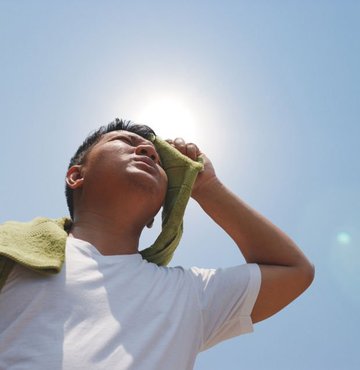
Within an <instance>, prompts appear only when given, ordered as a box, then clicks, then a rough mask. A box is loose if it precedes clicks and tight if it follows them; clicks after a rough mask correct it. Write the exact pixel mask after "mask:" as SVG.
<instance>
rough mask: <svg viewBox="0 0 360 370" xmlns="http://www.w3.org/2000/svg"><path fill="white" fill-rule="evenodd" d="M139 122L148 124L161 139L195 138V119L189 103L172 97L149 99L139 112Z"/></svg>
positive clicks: (189, 139)
mask: <svg viewBox="0 0 360 370" xmlns="http://www.w3.org/2000/svg"><path fill="white" fill-rule="evenodd" d="M137 121H138V122H139V123H144V124H147V125H149V126H150V127H151V128H153V129H154V131H155V132H156V134H157V135H159V136H160V137H161V138H163V139H174V138H176V137H183V138H184V139H185V141H191V140H196V119H195V115H194V112H193V111H192V110H191V109H190V107H189V104H186V103H185V102H184V101H183V100H181V99H177V98H174V97H162V98H157V99H153V100H151V101H149V103H148V104H146V105H145V106H144V108H143V110H142V111H141V112H140V114H139V118H138V120H137Z"/></svg>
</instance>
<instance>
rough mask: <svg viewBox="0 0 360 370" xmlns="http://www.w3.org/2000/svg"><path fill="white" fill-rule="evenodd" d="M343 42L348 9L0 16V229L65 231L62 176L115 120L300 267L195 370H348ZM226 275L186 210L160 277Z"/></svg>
mask: <svg viewBox="0 0 360 370" xmlns="http://www.w3.org/2000/svg"><path fill="white" fill-rule="evenodd" d="M359 40H360V2H359V1H355V0H353V1H351V0H328V1H323V0H318V1H308V0H302V1H291V0H289V1H278V0H275V1H265V0H264V1H257V0H251V1H240V0H239V1H228V0H222V1H211V0H207V1H202V0H200V1H197V0H192V1H185V0H183V1H158V0H152V1H138V0H132V1H107V0H103V1H91V0H87V1H81V0H76V1H61V2H60V1H49V0H46V1H36V0H32V1H26V0H0V81H1V82H0V122H1V152H0V153H1V155H0V171H1V181H0V205H1V208H0V222H4V221H6V220H9V219H16V220H24V221H25V220H29V219H32V218H33V217H35V216H38V215H43V216H49V217H59V216H63V215H66V214H67V210H66V206H65V201H64V197H63V182H64V181H63V179H64V173H65V170H66V167H67V163H68V160H69V158H70V157H71V155H72V154H73V152H74V151H75V150H76V148H77V146H78V145H79V143H80V142H81V141H82V140H83V138H84V136H85V135H86V134H87V133H88V132H90V131H91V130H93V129H95V128H97V127H98V126H99V125H101V124H105V123H108V122H109V121H111V120H112V119H113V118H115V117H120V118H125V119H131V120H134V121H139V122H143V123H147V124H149V125H150V126H152V127H153V128H154V130H155V131H156V132H157V133H158V134H159V135H160V136H162V137H164V138H165V137H168V136H183V137H184V138H185V139H186V140H190V141H194V142H197V143H198V144H199V146H200V147H201V148H202V149H203V151H204V152H206V153H207V154H208V156H209V157H210V158H211V159H212V160H213V163H214V165H215V166H216V169H217V173H218V176H219V177H220V178H221V179H222V181H223V182H224V183H225V184H227V185H228V186H229V187H230V188H231V189H232V190H233V191H234V192H236V193H237V194H238V195H239V196H240V197H241V198H242V199H243V200H245V201H246V202H247V203H249V204H250V205H251V206H253V207H254V208H256V209H257V210H258V211H260V212H261V213H263V214H264V215H265V216H266V217H268V218H269V219H270V220H271V221H273V222H274V223H275V224H277V225H278V226H279V227H281V228H282V229H283V230H284V231H285V232H287V233H288V234H289V235H290V236H291V237H292V238H293V239H294V240H295V241H296V242H297V243H298V244H299V245H300V247H301V248H302V249H303V250H304V251H305V253H306V254H307V255H308V256H309V257H310V259H311V260H312V261H313V262H314V264H315V265H316V279H315V281H314V283H313V285H312V287H311V288H310V289H309V290H308V291H307V292H306V293H305V294H304V295H303V296H302V297H300V298H299V299H298V300H297V301H296V302H294V303H293V304H291V305H290V306H289V307H287V308H286V309H285V310H283V311H282V312H281V313H279V314H278V315H277V316H275V317H273V318H270V319H268V320H267V321H265V322H263V323H259V324H257V325H256V327H255V332H254V333H253V334H250V335H244V336H241V337H239V338H236V339H233V340H230V341H227V342H224V343H222V344H220V345H218V346H217V347H214V348H212V349H210V350H208V351H206V352H204V353H202V354H200V356H199V358H198V360H197V363H196V367H195V369H196V370H222V369H226V370H235V369H247V370H251V369H256V370H272V369H274V370H289V369H290V370H296V369H302V370H305V369H306V370H308V369H320V370H322V369H326V370H329V369H335V370H337V369H342V370H343V369H345V370H348V369H359V368H360V359H359V340H358V337H359V336H358V330H359V328H360V319H359V312H360V262H359V261H360V192H359V185H360V168H359V167H360V166H359V154H360V150H359V137H360V125H359V116H360V114H359V113H360V87H359V86H360V73H359V66H360V42H359ZM158 228H159V224H158V223H157V224H156V225H155V229H154V230H153V231H151V232H149V233H148V234H146V235H145V236H144V238H143V240H142V242H143V247H145V246H147V245H148V244H150V243H152V241H153V239H154V238H155V236H156V233H157V232H158ZM242 262H243V259H242V257H241V255H240V254H239V252H238V250H237V248H236V246H235V245H234V243H233V242H232V241H231V240H230V239H229V237H227V236H226V235H224V233H223V232H222V231H221V230H220V229H219V228H218V227H217V226H215V225H214V224H213V223H212V222H211V221H210V220H209V219H208V218H207V216H206V215H204V214H203V213H202V211H201V210H200V209H199V207H198V206H197V204H196V203H195V202H191V203H190V204H189V207H188V210H187V213H186V219H185V234H184V238H183V241H182V244H181V245H180V247H179V248H178V250H177V252H176V255H175V257H174V259H173V261H172V262H171V265H184V266H192V265H198V266H202V267H220V266H231V265H233V264H237V263H242ZM169 370H170V369H169Z"/></svg>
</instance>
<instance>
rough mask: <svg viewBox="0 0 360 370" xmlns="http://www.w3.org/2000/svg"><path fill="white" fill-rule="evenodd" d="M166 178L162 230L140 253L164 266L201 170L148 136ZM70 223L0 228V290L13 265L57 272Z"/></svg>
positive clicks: (42, 220) (177, 239)
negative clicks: (158, 156) (152, 242)
mask: <svg viewBox="0 0 360 370" xmlns="http://www.w3.org/2000/svg"><path fill="white" fill-rule="evenodd" d="M150 139H151V141H152V142H153V143H154V145H155V147H156V150H157V151H158V153H159V155H160V158H161V162H162V165H163V167H164V170H165V172H166V174H167V176H168V190H167V194H166V198H165V203H164V206H163V211H162V230H161V232H160V235H159V236H158V238H157V239H156V240H155V242H154V244H153V245H152V246H151V247H149V248H146V249H144V250H142V251H141V252H140V253H141V255H142V256H143V258H145V259H146V260H148V261H149V262H153V263H156V264H158V265H167V264H168V263H169V262H170V260H171V258H172V256H173V254H174V251H175V249H176V247H177V246H178V244H179V242H180V239H181V235H182V231H183V216H184V212H185V207H186V205H187V203H188V200H189V198H190V195H191V189H192V186H193V184H194V182H195V180H196V177H197V174H198V173H199V171H201V170H202V169H203V164H202V161H201V158H199V160H198V161H197V162H195V161H192V160H191V159H189V158H188V157H186V156H184V155H182V154H181V153H180V152H179V151H178V150H176V149H174V148H173V147H172V146H171V145H169V144H168V143H167V142H165V141H164V140H162V139H160V138H158V137H155V136H152V137H151V138H150ZM70 227H71V220H69V219H68V218H66V217H64V218H60V219H48V218H41V217H39V218H36V219H34V220H32V221H30V222H26V223H25V222H15V221H9V222H6V223H4V224H3V225H0V290H1V288H2V286H3V285H4V284H5V281H6V278H7V276H8V275H9V273H10V271H11V269H12V267H13V265H14V263H15V262H17V263H20V264H22V265H23V266H26V267H28V268H30V269H33V270H35V271H38V272H43V273H50V274H54V273H58V272H59V271H60V270H61V267H62V264H63V262H64V259H65V244H66V238H67V236H68V231H69V229H70Z"/></svg>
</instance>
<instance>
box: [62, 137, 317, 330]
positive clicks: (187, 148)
mask: <svg viewBox="0 0 360 370" xmlns="http://www.w3.org/2000/svg"><path fill="white" fill-rule="evenodd" d="M129 139H131V140H132V141H129ZM168 142H169V143H170V144H171V145H172V146H173V147H175V148H176V149H177V150H179V151H180V152H181V153H183V154H184V155H187V156H188V157H189V158H191V159H196V158H197V157H198V156H201V157H202V158H203V160H204V171H203V172H202V173H200V174H199V176H198V178H197V180H196V182H195V184H194V187H193V190H192V197H193V198H194V199H195V200H196V201H197V202H198V203H199V205H200V206H201V207H202V208H203V210H204V211H205V212H206V213H207V214H208V215H209V216H210V217H211V218H212V219H213V220H214V221H215V222H216V223H217V224H218V225H219V226H220V227H222V228H223V230H224V231H225V232H226V233H227V234H228V235H229V236H230V237H231V238H232V239H233V240H234V241H235V243H236V245H237V246H238V248H239V250H240V252H241V253H242V255H243V256H244V258H245V260H246V262H247V263H257V264H259V267H260V270H261V277H262V282H261V288H260V292H259V295H258V298H257V301H256V303H255V305H254V308H253V311H252V314H251V317H252V320H253V322H254V323H256V322H259V321H261V320H264V319H266V318H268V317H269V316H272V315H273V314H275V313H276V312H278V311H279V310H281V309H282V308H284V307H285V306H287V305H288V304H289V303H290V302H292V301H293V300H294V299H295V298H296V297H298V296H299V295H300V294H301V293H302V292H304V291H305V290H306V289H307V288H308V286H309V285H310V284H311V282H312V280H313V278H314V267H313V265H312V264H311V263H310V262H309V261H308V259H307V258H306V257H305V255H304V254H303V253H302V252H301V250H300V249H299V248H298V247H297V246H296V244H295V243H294V242H293V241H292V240H291V239H290V238H289V237H288V236H287V235H286V234H285V233H283V232H282V231H281V230H280V229H278V228H277V227H276V226H275V225H273V224H272V223H271V222H270V221H269V220H267V219H266V218H265V217H263V216H262V215H260V214H259V213H258V212H256V211H255V210H254V209H252V208H251V207H250V206H248V205H247V204H246V203H245V202H243V201H242V200H241V199H240V198H239V197H238V196H237V195H235V194H234V193H232V192H231V191H230V190H229V189H228V188H227V187H226V186H225V185H224V184H222V182H221V181H220V180H219V179H218V177H217V175H216V172H215V170H214V167H213V165H212V163H211V161H210V160H209V159H208V158H207V156H206V155H205V154H204V153H202V152H201V151H200V150H199V148H198V147H197V146H196V145H195V144H192V143H185V141H184V140H183V139H181V138H177V139H175V140H174V141H172V140H168ZM144 156H146V157H147V158H149V159H151V160H152V161H154V163H155V166H154V167H149V166H146V165H145V163H138V161H140V162H141V158H143V157H144ZM156 162H158V156H157V153H156V150H155V148H154V147H153V145H152V143H150V142H148V141H147V140H145V139H142V138H141V137H140V136H138V135H136V134H131V133H128V132H126V131H123V132H121V133H119V132H113V133H109V134H106V135H104V137H103V138H102V139H101V140H100V142H99V143H98V144H97V145H96V146H95V147H94V148H93V149H92V150H91V152H90V154H89V155H88V156H87V158H86V161H85V163H84V165H82V166H74V167H72V168H70V169H69V171H68V174H67V183H68V184H69V186H70V187H72V188H73V189H76V191H75V199H74V200H75V217H74V226H73V229H72V232H71V235H73V236H74V237H76V238H79V239H83V240H87V241H89V242H90V243H91V244H93V245H95V246H96V248H98V250H99V251H100V253H102V254H105V255H107V254H131V253H137V251H138V244H139V238H140V234H141V232H142V230H143V228H144V227H145V225H146V224H148V223H149V222H151V220H152V219H153V217H154V216H155V215H156V213H157V212H158V211H159V209H160V207H161V205H162V203H163V201H164V197H165V193H166V183H167V181H166V175H165V173H164V171H163V170H162V168H161V166H160V164H159V163H156ZM102 179H104V180H103V181H100V180H102ZM114 189H116V191H114Z"/></svg>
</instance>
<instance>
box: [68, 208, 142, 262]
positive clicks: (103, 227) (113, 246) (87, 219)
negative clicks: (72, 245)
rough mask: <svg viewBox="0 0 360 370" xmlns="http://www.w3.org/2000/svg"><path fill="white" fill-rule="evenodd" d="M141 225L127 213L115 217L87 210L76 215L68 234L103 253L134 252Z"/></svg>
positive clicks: (119, 253)
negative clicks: (123, 215)
mask: <svg viewBox="0 0 360 370" xmlns="http://www.w3.org/2000/svg"><path fill="white" fill-rule="evenodd" d="M143 227H144V225H143V224H142V225H141V223H139V222H135V221H134V220H132V219H131V218H130V217H128V215H125V217H122V218H121V217H118V218H117V219H116V218H114V217H109V216H104V215H102V214H99V213H94V212H89V211H87V212H81V213H80V214H78V215H76V217H75V220H74V223H73V226H72V229H71V232H70V235H71V236H73V237H75V238H78V239H82V240H85V241H87V242H89V243H91V244H92V245H93V246H95V247H96V248H97V249H98V251H99V252H100V253H101V254H103V255H121V254H134V253H138V247H139V239H140V235H141V231H142V229H143Z"/></svg>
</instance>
